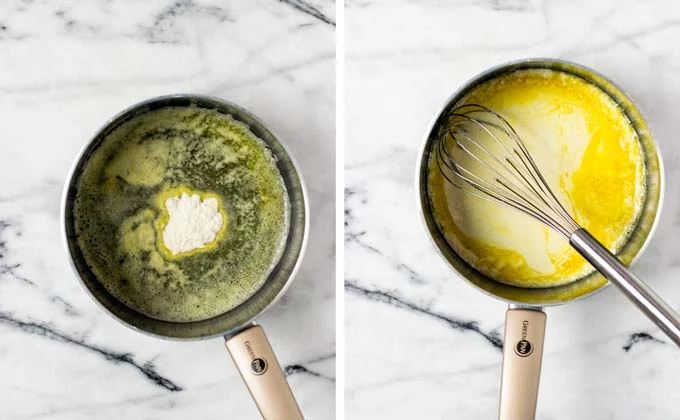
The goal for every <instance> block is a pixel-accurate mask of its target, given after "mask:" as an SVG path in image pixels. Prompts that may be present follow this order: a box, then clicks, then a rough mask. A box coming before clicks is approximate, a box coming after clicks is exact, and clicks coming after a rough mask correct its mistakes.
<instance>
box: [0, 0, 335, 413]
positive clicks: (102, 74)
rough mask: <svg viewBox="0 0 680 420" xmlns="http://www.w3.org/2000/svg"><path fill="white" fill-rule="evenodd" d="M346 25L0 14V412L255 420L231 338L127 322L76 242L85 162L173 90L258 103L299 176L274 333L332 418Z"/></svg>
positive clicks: (98, 8) (205, 14)
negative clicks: (115, 124)
mask: <svg viewBox="0 0 680 420" xmlns="http://www.w3.org/2000/svg"><path fill="white" fill-rule="evenodd" d="M334 20H335V16H334V4H333V2H332V1H324V0H316V1H313V2H304V1H302V0H287V1H277V0H260V1H251V0H239V1H235V0H228V1H224V0H223V1H204V0H177V1H174V0H153V1H144V2H139V1H138V2H130V1H124V0H112V1H111V0H98V1H88V2H79V1H75V0H74V1H51V2H45V1H30V0H23V1H21V0H10V1H3V2H2V3H0V418H2V419H34V418H36V419H37V418H49V419H68V420H78V419H93V418H97V419H122V418H129V419H164V420H165V419H185V418H200V419H225V418H237V419H257V418H259V415H258V413H257V410H256V408H255V405H254V404H253V402H252V401H251V399H250V397H249V395H248V394H247V392H246V389H245V387H244V385H243V384H242V383H241V380H240V378H239V376H238V373H237V371H236V369H235V368H234V367H233V365H232V362H231V360H230V359H229V356H228V355H227V353H226V351H225V349H224V346H223V343H222V340H220V339H214V340H208V341H202V342H191V343H178V342H168V341H164V340H158V339H153V338H150V337H146V336H143V335H141V334H138V333H135V332H133V331H131V330H129V329H127V328H125V327H123V326H121V325H119V324H118V323H117V322H115V321H113V320H112V319H111V318H109V316H108V315H106V314H104V313H103V312H102V311H101V310H100V309H99V308H98V306H96V305H95V304H94V303H93V302H92V301H91V299H90V298H89V297H88V296H87V295H86V293H85V292H84V291H83V290H82V289H81V287H80V285H79V284H78V282H77V280H76V278H75V277H74V275H73V274H72V272H71V270H70V267H69V265H68V262H67V260H66V254H65V251H64V250H63V248H62V242H61V238H60V230H59V220H58V215H59V198H60V192H61V189H62V185H63V182H64V180H65V177H66V175H67V171H68V168H69V166H70V165H71V162H72V160H73V159H74V158H75V156H76V154H77V152H78V150H79V149H80V148H81V146H82V145H83V144H85V143H86V142H87V141H88V140H89V139H90V138H91V136H92V135H93V134H94V132H95V131H96V130H97V129H98V128H99V127H100V126H101V125H102V124H103V122H104V121H105V120H107V119H108V118H109V117H111V116H112V115H114V114H115V113H117V112H118V111H120V110H121V109H123V108H125V107H127V106H128V105H131V104H133V103H135V102H137V101H139V100H142V99H145V98H148V97H152V96H155V95H160V94H166V93H173V92H197V93H206V94H211V95H216V96H219V97H222V98H225V99H228V100H231V101H233V102H236V103H239V104H241V105H243V106H245V107H247V108H249V109H251V110H252V111H253V112H254V113H255V114H256V115H258V116H260V117H261V118H262V119H263V120H264V121H265V122H266V123H267V124H268V125H269V126H270V128H271V129H272V130H273V131H274V132H276V133H278V134H279V135H280V136H281V138H282V139H284V140H285V142H286V143H287V145H288V146H289V147H290V149H291V150H292V153H293V154H294V155H295V157H296V158H297V160H298V161H299V163H300V165H301V167H302V171H303V173H304V175H305V176H306V180H307V184H308V188H309V192H310V200H311V208H312V216H313V217H312V222H311V235H310V241H309V247H308V251H307V254H306V257H305V260H304V263H303V266H302V269H301V272H300V273H299V274H298V276H297V279H296V281H295V282H294V283H293V285H292V287H291V288H290V289H289V291H288V293H287V294H286V295H285V296H284V298H283V299H282V300H281V301H280V303H278V304H277V305H276V306H275V307H274V308H273V309H271V310H270V311H269V312H267V313H266V314H265V315H264V316H262V317H261V319H260V322H261V324H262V325H263V326H264V327H265V329H266V330H267V331H268V333H269V337H270V340H271V341H272V343H273V345H274V347H275V350H276V351H277V354H278V357H279V359H280V361H281V363H282V365H284V366H287V367H288V371H289V376H288V379H289V381H290V384H291V386H292V388H293V390H294V392H295V394H296V395H297V397H298V400H299V402H300V405H301V407H302V409H303V411H304V412H305V414H306V415H307V417H308V418H310V419H329V418H333V417H334V412H335V319H334V315H333V314H334V309H335V303H334V302H335V298H334V290H335V288H334V241H333V237H332V235H329V234H328V232H332V231H333V229H334V211H335V210H334V205H333V200H332V198H333V197H334V183H335V180H334V173H333V171H327V170H326V169H327V168H328V167H332V166H333V165H334V151H335V143H334V128H335V127H334V118H335V104H334V102H335V99H334V97H335V80H334V65H335V45H334V32H335V24H334ZM179 389H181V390H179ZM173 390H174V391H175V392H173Z"/></svg>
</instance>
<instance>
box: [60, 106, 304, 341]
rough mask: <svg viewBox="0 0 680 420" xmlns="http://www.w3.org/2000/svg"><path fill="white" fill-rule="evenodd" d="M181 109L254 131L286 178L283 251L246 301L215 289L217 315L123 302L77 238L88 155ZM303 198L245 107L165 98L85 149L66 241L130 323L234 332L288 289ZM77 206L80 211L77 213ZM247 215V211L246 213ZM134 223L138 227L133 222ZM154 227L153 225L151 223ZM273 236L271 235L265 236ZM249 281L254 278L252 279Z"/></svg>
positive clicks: (155, 330) (164, 331)
mask: <svg viewBox="0 0 680 420" xmlns="http://www.w3.org/2000/svg"><path fill="white" fill-rule="evenodd" d="M182 109H185V110H189V111H192V110H193V111H196V110H203V111H207V112H208V113H219V114H220V115H223V116H225V117H226V118H229V119H230V120H233V121H234V122H235V123H237V124H239V125H240V126H241V127H245V128H247V129H249V131H250V132H252V134H253V135H254V136H255V137H257V138H258V139H259V141H262V142H264V143H265V145H266V149H267V150H268V152H270V153H271V156H270V158H271V162H272V164H274V165H275V167H276V168H277V170H278V171H277V172H278V173H279V174H280V177H281V179H282V181H283V182H282V191H283V194H284V198H285V200H284V202H282V203H284V204H285V205H286V207H287V208H286V209H285V216H286V219H287V220H286V225H285V226H284V230H283V232H282V234H281V235H280V236H279V237H280V239H279V241H280V243H281V245H280V246H279V247H278V248H277V249H275V252H276V253H277V254H278V255H270V256H269V258H273V261H274V264H272V263H268V265H267V267H262V268H263V269H265V270H266V271H264V272H262V274H260V275H259V276H260V277H259V280H258V279H255V280H256V282H257V284H255V285H253V286H254V289H255V290H253V291H252V292H249V294H248V295H247V296H245V299H240V300H235V298H232V299H230V297H229V296H226V295H224V293H223V292H218V293H216V299H214V302H217V304H218V305H222V307H223V308H227V310H222V311H220V312H214V313H213V314H212V315H211V314H210V312H208V311H203V312H202V314H208V315H209V316H208V317H194V318H188V319H187V318H184V317H183V315H184V314H183V313H181V312H178V313H177V314H175V316H172V317H168V316H165V314H163V313H158V312H157V313H154V312H153V311H152V310H151V311H150V310H149V308H151V309H153V307H149V308H145V307H140V305H135V304H130V302H127V303H124V302H123V301H122V299H120V298H119V296H120V295H119V293H116V290H111V288H110V287H105V285H103V284H102V283H103V282H102V281H99V280H98V278H97V275H96V274H98V272H97V269H96V268H97V267H96V266H95V267H94V268H93V267H92V266H93V264H91V263H90V262H91V261H88V259H87V254H86V252H83V247H81V246H79V245H78V237H77V236H76V231H77V230H76V228H77V223H78V222H77V219H76V218H75V217H74V214H77V201H76V205H74V200H77V192H78V187H79V185H78V180H79V179H80V176H81V175H82V173H83V171H84V170H85V171H86V170H87V165H88V159H89V158H90V157H91V156H93V155H96V153H95V154H93V152H94V151H95V150H96V149H97V147H99V146H101V145H102V144H106V142H104V140H105V139H107V138H108V136H110V135H111V134H112V133H114V134H115V132H116V130H117V129H119V128H121V127H124V128H125V127H128V126H129V124H130V123H134V122H135V121H137V120H138V119H139V118H144V117H145V116H148V115H151V114H155V113H159V112H160V113H163V112H170V111H172V110H182ZM304 199H305V198H304V196H303V192H302V185H301V180H300V177H299V175H298V173H297V171H296V169H295V167H294V165H293V163H292V161H291V159H290V157H289V156H288V154H287V153H286V151H285V150H284V148H283V147H282V146H281V144H280V143H279V142H278V141H277V139H276V138H275V137H274V136H273V135H272V134H271V132H269V131H268V130H267V129H266V128H265V127H264V126H262V124H261V123H260V122H259V121H257V120H256V119H255V118H254V117H252V116H251V115H250V114H249V113H247V112H246V111H245V110H243V109H241V108H239V107H236V106H234V105H231V104H228V103H224V102H222V101H219V100H216V99H212V98H206V97H197V96H192V95H179V96H172V97H164V98H159V99H156V100H151V101H147V102H145V103H142V104H139V105H137V106H135V107H133V108H131V109H130V110H128V111H125V112H123V113H122V114H121V115H119V116H118V117H116V118H114V120H113V121H111V122H110V123H109V124H108V125H107V126H106V127H105V128H104V129H103V130H102V131H101V132H100V133H99V134H98V135H97V136H96V138H95V139H94V140H93V142H92V143H91V144H90V146H89V147H88V149H87V150H86V151H85V152H84V153H83V155H82V156H81V158H80V160H79V162H78V163H77V165H76V167H75V170H74V173H73V176H72V178H71V181H70V185H69V186H68V191H67V196H66V200H65V203H66V208H65V223H66V233H67V242H68V247H69V251H70V252H71V255H72V257H73V261H74V265H75V266H76V269H77V270H78V272H79V273H80V276H81V278H82V280H83V282H84V283H85V286H86V287H87V289H88V290H89V291H90V292H91V293H92V294H93V295H94V297H95V298H96V299H97V300H98V301H99V302H100V303H101V304H102V305H103V306H104V307H105V308H106V309H107V310H108V311H110V312H111V313H112V314H113V315H115V316H116V317H117V318H119V319H120V320H122V321H123V322H125V323H126V324H129V325H131V326H133V327H135V328H138V329H141V330H143V331H146V332H149V333H151V334H155V335H161V336H166V337H172V338H198V337H204V336H212V335H216V334H220V333H223V332H226V331H229V330H232V329H234V328H237V327H239V326H240V325H243V324H244V323H246V322H248V320H250V319H252V318H253V317H254V316H256V315H257V314H258V313H260V312H261V311H262V310H264V309H265V308H266V307H267V306H269V304H271V302H273V301H274V300H275V299H276V297H277V296H278V295H279V294H280V293H281V292H282V291H283V289H284V287H285V285H286V284H287V282H288V280H289V278H290V277H291V274H292V272H293V271H294V268H295V266H296V264H297V261H298V258H299V256H300V253H301V250H302V243H303V240H304V230H305V220H306V214H305V204H304ZM279 209H280V206H279ZM74 210H76V211H75V212H74ZM230 211H233V209H230ZM244 214H246V215H247V213H244ZM237 217H243V215H237ZM233 222H234V221H231V223H233ZM132 227H135V226H134V225H133V226H132ZM227 227H229V226H227ZM149 228H150V229H151V225H150V226H149ZM273 228H275V226H273ZM270 230H271V229H270ZM229 233H230V232H229V231H227V234H226V235H227V236H226V238H227V239H228V238H229V236H228V235H229ZM233 236H234V237H235V238H232V239H235V240H237V239H238V238H237V237H236V236H237V235H233ZM272 238H273V237H272ZM272 238H268V237H267V238H264V239H272ZM260 246H262V244H260ZM217 251H219V249H218V250H216V251H211V252H206V253H205V256H203V257H204V259H205V258H207V259H210V258H217V257H215V255H212V254H214V253H215V252H217ZM180 255H181V254H180ZM201 257H202V256H201V255H198V256H193V255H192V256H191V258H193V259H194V260H196V259H200V258H201ZM218 257H219V256H218ZM219 258H221V257H219ZM277 261H278V262H277ZM238 280H240V279H238V278H237V279H236V281H238ZM245 280H246V281H252V279H245ZM112 292H113V293H112ZM203 301H206V302H209V300H208V299H200V296H199V301H198V302H196V303H197V304H199V305H200V304H201V303H203ZM162 306H163V305H161V306H158V308H161V307H162ZM218 307H219V306H218ZM161 309H162V308H161ZM177 315H179V316H177Z"/></svg>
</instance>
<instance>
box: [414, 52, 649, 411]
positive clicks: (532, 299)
mask: <svg viewBox="0 0 680 420" xmlns="http://www.w3.org/2000/svg"><path fill="white" fill-rule="evenodd" d="M525 69H548V70H553V71H558V72H564V73H568V74H571V75H575V76H577V77H580V78H582V79H584V80H585V81H587V82H589V83H591V84H593V85H594V86H596V87H598V88H599V89H601V90H602V91H603V92H605V93H606V94H607V95H609V96H610V97H611V98H612V99H613V100H614V101H615V102H616V103H617V104H618V105H619V106H620V107H621V109H622V110H623V112H624V113H625V114H626V116H627V117H628V119H629V120H630V122H631V124H632V126H633V128H634V129H635V131H636V133H637V136H638V139H639V142H640V145H641V146H642V150H643V154H644V158H645V167H646V188H647V191H646V201H645V203H644V207H643V210H642V214H641V216H640V218H639V220H638V223H637V225H636V226H635V229H634V230H633V232H632V234H631V235H630V237H629V239H628V241H627V243H626V244H625V245H624V246H623V247H622V248H621V250H620V251H619V253H618V258H619V259H620V260H621V261H622V262H624V263H625V264H631V263H633V262H634V260H635V259H636V258H637V257H638V256H639V254H640V253H641V252H642V250H643V249H644V248H645V246H646V245H647V244H648V242H649V240H650V238H651V236H652V232H653V231H654V228H655V226H656V222H657V220H658V214H659V211H660V207H661V203H662V198H663V170H662V163H661V156H660V154H659V151H658V147H657V144H656V142H655V141H654V138H653V137H652V133H651V132H650V130H649V127H648V125H647V122H646V121H645V119H644V118H643V117H642V115H641V114H640V111H639V110H638V109H637V108H636V106H635V105H634V104H633V102H632V100H631V99H630V98H629V97H628V96H626V94H625V93H623V91H621V89H619V88H618V87H616V86H615V85H614V84H613V83H612V82H611V81H609V80H607V79H606V78H605V77H603V76H602V75H600V74H598V73H596V72H595V71H593V70H591V69H588V68H585V67H583V66H580V65H577V64H574V63H570V62H566V61H561V60H554V59H529V60H521V61H515V62H511V63H507V64H503V65H500V66H497V67H494V68H492V69H490V70H488V71H485V72H483V73H482V74H480V75H478V76H476V77H475V78H473V79H472V80H471V81H469V82H467V83H466V84H465V85H464V86H463V87H462V88H461V89H460V90H458V91H457V92H455V93H454V94H453V95H451V97H450V98H449V99H448V100H447V101H446V103H445V105H444V106H443V108H442V109H441V110H440V112H439V113H438V114H437V116H436V117H435V118H434V120H433V122H432V124H431V125H430V127H429V129H428V131H427V135H426V137H425V140H424V143H423V146H422V148H421V151H420V155H419V157H418V169H417V174H416V185H417V190H418V195H419V201H420V209H421V214H422V216H423V219H424V221H425V226H426V228H427V230H428V232H429V234H430V237H431V238H432V240H433V241H434V243H435V245H436V247H437V249H438V250H439V252H440V253H441V255H442V256H443V257H444V258H445V259H446V261H447V262H448V263H449V265H450V266H451V267H452V268H453V269H454V270H455V272H456V273H457V274H458V275H459V276H460V277H462V278H463V279H465V280H466V281H468V282H469V283H471V284H472V285H473V286H475V287H477V288H478V289H480V290H481V291H483V292H485V293H486V294H488V295H491V296H493V297H495V298H497V299H500V300H502V301H505V302H507V303H508V304H509V308H508V311H507V313H506V320H505V337H504V350H503V374H502V379H501V397H500V409H499V418H500V419H501V420H529V419H533V418H534V415H535V410H536V399H537V394H538V383H539V375H540V368H541V358H542V353H543V338H544V332H545V322H546V315H545V312H543V310H542V308H543V307H547V306H552V305H559V304H563V303H567V302H572V301H575V300H578V299H582V298H585V297H587V296H590V295H592V294H594V293H595V292H597V291H599V290H601V289H603V288H604V287H606V286H607V285H608V284H609V283H608V282H607V280H606V279H605V278H604V277H603V276H602V275H600V274H599V273H597V272H594V273H592V274H590V275H587V276H585V277H583V278H581V279H579V280H577V281H574V282H572V283H569V284H566V285H562V286H557V287H551V288H540V289H539V288H521V287H515V286H510V285H507V284H503V283H500V282H497V281H495V280H494V279H492V278H489V277H487V276H485V275H484V274H481V273H480V272H478V271H477V270H475V269H474V268H473V267H471V266H470V265H469V264H467V263H466V262H465V261H464V260H463V259H462V258H461V257H460V256H459V255H458V254H457V253H456V251H455V250H454V249H453V248H452V247H451V245H450V244H449V243H448V242H447V240H446V238H445V236H444V234H443V233H442V232H441V231H440V229H439V227H438V225H437V223H436V221H435V218H434V215H433V211H432V203H431V200H430V194H429V192H428V176H429V171H430V170H431V169H430V168H431V166H430V163H431V161H432V157H433V145H434V144H435V142H436V138H437V133H438V131H439V128H440V127H441V125H442V124H446V118H445V116H446V115H447V114H448V111H449V110H450V109H452V108H454V107H455V106H456V105H457V104H458V103H459V102H460V101H461V99H462V98H463V97H464V96H465V95H466V94H467V93H468V92H470V91H471V90H472V89H474V88H475V87H476V86H478V85H479V84H480V83H483V82H485V81H488V80H490V79H493V78H495V77H498V76H500V75H503V74H506V73H509V72H513V71H517V70H525ZM546 141H549V139H546ZM432 170H438V169H437V167H436V165H435V166H434V167H433V168H432ZM518 217H523V216H519V215H518Z"/></svg>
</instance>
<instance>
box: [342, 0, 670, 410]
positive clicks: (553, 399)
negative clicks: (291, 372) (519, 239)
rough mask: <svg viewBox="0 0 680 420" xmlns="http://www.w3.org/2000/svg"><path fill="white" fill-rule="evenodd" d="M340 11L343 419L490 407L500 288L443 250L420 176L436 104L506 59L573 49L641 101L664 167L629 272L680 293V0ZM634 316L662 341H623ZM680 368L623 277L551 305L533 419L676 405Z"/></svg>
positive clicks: (575, 56) (414, 4)
mask: <svg viewBox="0 0 680 420" xmlns="http://www.w3.org/2000/svg"><path fill="white" fill-rule="evenodd" d="M346 25H347V28H346V32H347V38H346V48H347V61H346V79H347V81H346V86H347V90H346V97H347V103H346V110H347V111H346V112H347V114H346V121H347V122H348V123H347V128H346V132H347V140H346V141H347V143H346V146H345V150H346V162H345V166H346V175H345V176H346V185H345V187H346V197H347V202H346V205H345V212H346V215H347V216H346V217H347V222H346V234H345V242H346V244H345V245H346V250H345V275H346V287H345V290H346V294H345V314H346V315H345V318H346V319H345V328H346V337H347V338H346V343H347V345H346V349H347V350H346V365H347V367H346V373H347V376H346V407H347V408H346V410H347V411H346V413H347V418H351V419H374V418H391V419H413V418H427V419H439V418H447V419H451V418H456V419H490V418H495V416H496V413H497V407H498V391H499V382H500V362H501V352H500V349H499V348H498V347H497V346H496V345H494V343H496V342H497V338H498V337H499V334H501V332H502V321H503V316H504V311H505V305H504V304H502V303H500V302H498V301H495V300H493V299H491V298H489V297H487V296H484V295H482V294H481V293H479V292H478V291H476V290H474V289H473V288H472V287H470V286H468V285H467V284H465V283H463V282H462V281H461V280H459V279H458V278H457V277H456V275H454V274H453V273H452V271H451V270H450V269H449V268H448V266H447V265H446V264H445V263H444V261H443V260H442V259H441V258H440V257H439V255H438V254H437V253H436V251H435V249H434V246H433V245H431V243H430V241H429V239H428V237H427V236H426V233H425V229H424V228H423V227H422V224H421V222H420V220H419V216H418V214H417V203H416V199H415V191H414V171H415V162H416V153H417V150H418V147H419V145H420V142H421V139H422V137H423V135H424V131H425V129H426V128H427V126H428V124H429V122H430V120H431V118H432V117H433V116H434V114H435V113H436V112H437V110H438V108H439V107H440V105H441V104H442V103H443V102H444V100H445V99H446V98H447V97H448V96H449V95H450V94H451V92H453V90H455V89H456V88H457V87H459V86H460V85H461V84H462V83H463V82H464V81H465V80H467V79H468V78H470V77H472V76H474V75H475V74H477V73H478V72H480V71H482V70H485V69H486V68H488V67H490V66H493V65H495V64H498V63H501V62H504V61H507V60H513V59H518V58H523V57H534V56H552V57H560V58H566V59H570V60H574V61H577V62H580V63H582V64H585V65H588V66H591V67H594V68H595V69H597V70H599V71H601V72H602V73H604V74H606V75H607V76H609V77H610V78H611V79H613V80H614V81H615V82H617V83H618V84H620V85H621V86H623V87H624V88H625V89H626V90H627V91H628V92H629V93H630V94H631V95H632V96H633V97H634V98H635V99H636V100H637V101H638V103H639V106H640V108H641V109H642V111H643V112H644V113H645V114H646V115H647V116H648V119H649V122H650V124H651V126H652V128H653V130H654V132H655V133H656V136H657V138H658V141H659V143H660V145H661V149H662V151H663V154H664V158H665V165H666V168H665V170H666V175H667V184H666V189H665V191H666V200H665V208H664V211H663V213H662V217H661V220H660V224H659V227H658V230H657V232H656V235H655V237H654V239H653V241H652V242H651V245H650V247H649V249H648V251H647V252H646V254H645V255H644V256H643V257H642V258H641V260H640V261H639V263H638V264H637V265H636V268H635V271H636V272H637V273H639V274H640V276H642V277H643V278H645V279H647V280H648V281H649V282H650V283H651V284H652V285H653V286H654V287H655V288H656V289H657V290H658V291H659V292H660V293H661V294H662V295H664V296H665V297H667V299H668V300H669V301H670V302H672V303H673V305H674V306H675V307H676V308H677V307H679V306H680V283H679V279H680V248H678V245H677V244H678V240H677V238H678V235H680V194H679V193H680V141H679V139H678V134H677V133H678V127H679V125H678V116H677V104H678V103H679V101H680V83H678V79H680V55H678V53H677V45H678V44H679V43H680V5H678V3H677V2H672V1H648V2H638V1H618V0H607V1H586V0H581V1H569V2H566V1H525V0H496V1H474V0H473V1H468V0H461V1H435V0H429V1H407V0H389V1H387V0H382V1H379V0H352V1H348V3H347V10H346ZM635 333H647V334H650V335H651V336H652V337H654V340H646V341H641V342H638V343H635V344H633V345H632V346H630V348H629V349H628V350H626V349H625V348H624V347H627V346H628V345H629V344H630V341H631V336H632V334H635ZM657 340H660V341H662V342H663V343H661V342H659V341H657ZM678 378H680V351H678V349H677V348H676V347H674V346H673V345H672V344H669V343H668V340H667V339H666V338H665V337H664V336H663V335H662V334H661V333H660V332H659V331H658V329H656V328H654V327H653V326H652V325H651V324H650V322H648V321H647V320H646V319H645V318H644V317H643V316H642V315H641V314H640V313H638V311H637V310H636V309H635V308H634V307H633V306H632V305H630V304H629V303H628V302H627V301H626V299H625V298H624V297H623V296H622V295H621V294H620V293H618V292H617V290H615V289H613V288H610V289H607V290H605V291H604V292H602V293H600V294H598V295H596V296H593V297H591V298H589V299H586V300H584V301H580V302H577V303H573V304H569V305H564V306H561V307H556V308H551V309H549V310H548V330H547V337H546V343H545V358H544V363H543V375H542V382H541V389H540V393H539V402H538V415H537V418H538V419H542V420H547V419H551V420H558V419H564V420H568V419H576V418H578V419H603V418H612V419H613V418H616V419H643V418H644V419H671V418H680V405H679V404H678V397H679V396H680V394H679V391H680V379H678Z"/></svg>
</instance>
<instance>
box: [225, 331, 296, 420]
mask: <svg viewBox="0 0 680 420" xmlns="http://www.w3.org/2000/svg"><path fill="white" fill-rule="evenodd" d="M225 345H226V347H227V350H228V351H229V354H231V358H232V359H233V360H234V363H235V364H236V368H237V369H238V370H239V373H240V374H241V377H242V378H243V381H244V382H245V383H246V386H247V387H248V390H249V391H250V395H251V396H252V397H253V400H255V404H256V405H257V408H258V409H259V410H260V414H262V418H263V419H265V420H302V419H303V417H302V412H301V411H300V407H298V405H297V402H296V401H295V397H294V396H293V392H292V391H291V390H290V386H288V382H287V381H286V377H285V375H284V374H283V371H282V370H281V365H279V362H278V360H276V356H275V355H274V351H273V350H272V346H271V344H269V340H267V336H266V335H265V333H264V330H263V329H262V327H260V326H259V325H253V326H251V327H248V328H247V329H245V330H242V331H240V332H239V333H238V334H236V335H234V336H231V337H225Z"/></svg>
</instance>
